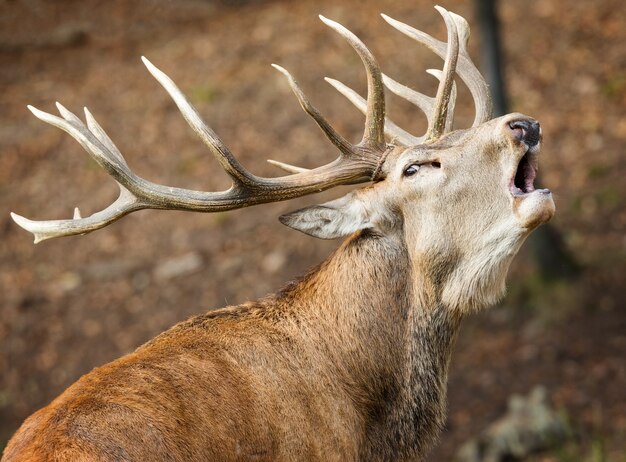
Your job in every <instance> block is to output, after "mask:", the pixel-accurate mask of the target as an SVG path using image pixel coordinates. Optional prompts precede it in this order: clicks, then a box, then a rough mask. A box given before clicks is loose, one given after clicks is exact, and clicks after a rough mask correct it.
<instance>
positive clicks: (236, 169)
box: [141, 56, 255, 187]
mask: <svg viewBox="0 0 626 462" xmlns="http://www.w3.org/2000/svg"><path fill="white" fill-rule="evenodd" d="M141 60H142V61H143V63H144V64H145V66H146V68H147V69H148V71H149V72H150V74H152V76H153V77H154V78H155V79H156V80H157V81H158V82H159V83H160V84H161V86H162V87H163V88H164V89H165V91H167V92H168V93H169V95H170V96H171V97H172V99H173V100H174V103H176V106H178V109H179V110H180V113H181V114H182V115H183V117H184V119H185V121H186V122H187V123H188V124H189V126H190V127H191V128H192V129H193V131H194V132H196V134H197V135H198V137H199V138H200V139H201V140H202V141H203V142H204V144H205V145H206V146H207V147H208V148H209V150H210V151H211V152H212V153H213V155H214V156H215V158H216V159H217V161H218V162H219V163H220V165H221V166H222V168H223V169H224V171H225V172H226V173H228V175H229V176H230V177H231V178H232V179H233V181H235V183H238V184H240V185H245V186H247V187H254V184H255V180H254V176H253V175H252V174H250V173H249V172H248V171H247V170H246V169H245V168H244V167H243V166H242V165H241V164H240V163H239V162H238V161H237V159H236V158H235V156H234V155H233V154H232V153H231V152H230V150H229V149H228V147H226V145H225V144H224V142H223V141H222V140H221V139H220V137H219V136H217V134H216V133H215V132H214V131H213V130H211V129H210V128H209V127H208V126H207V125H206V124H205V123H204V121H203V120H202V118H201V117H200V114H198V111H196V109H195V108H194V107H193V106H192V105H191V103H189V101H188V100H187V98H186V97H185V95H183V93H182V92H181V91H180V90H179V88H178V87H177V86H176V84H175V83H174V81H173V80H172V79H170V78H169V77H168V76H167V75H166V74H165V73H164V72H163V71H161V70H160V69H158V68H157V67H156V66H155V65H154V64H152V63H151V62H150V61H149V60H148V59H147V58H146V57H145V56H142V57H141Z"/></svg>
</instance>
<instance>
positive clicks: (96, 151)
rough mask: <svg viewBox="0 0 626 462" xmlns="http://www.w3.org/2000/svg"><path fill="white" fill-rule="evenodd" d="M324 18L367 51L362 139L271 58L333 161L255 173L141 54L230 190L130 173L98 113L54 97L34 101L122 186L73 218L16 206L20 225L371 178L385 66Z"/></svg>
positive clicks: (42, 231)
mask: <svg viewBox="0 0 626 462" xmlns="http://www.w3.org/2000/svg"><path fill="white" fill-rule="evenodd" d="M320 18H321V19H322V21H323V22H324V23H325V24H327V25H328V26H329V27H331V28H332V29H334V30H335V31H336V32H338V33H339V34H340V35H341V36H342V37H344V38H345V39H346V40H347V41H348V43H349V44H350V45H351V46H352V47H353V48H354V49H355V50H356V52H357V54H358V55H359V56H360V58H361V59H362V61H363V63H364V65H365V68H366V71H367V81H368V100H367V116H366V122H365V130H364V134H363V139H362V140H361V142H359V143H358V144H356V145H352V144H350V143H349V142H347V141H346V140H345V139H344V138H343V137H341V135H339V134H338V133H337V132H336V131H335V130H334V129H333V128H332V127H331V126H330V124H329V123H328V122H327V121H326V120H325V119H324V118H323V117H322V115H321V114H320V113H319V112H318V111H317V109H315V108H314V107H313V106H312V105H311V104H310V102H309V101H308V99H307V98H306V96H305V95H304V93H303V92H302V90H300V87H299V86H298V84H297V82H296V81H295V79H293V77H291V75H290V74H289V73H288V72H287V71H285V70H284V69H283V68H281V67H280V66H274V67H276V68H277V69H278V70H279V71H281V72H282V73H283V74H284V75H285V76H287V78H288V79H289V83H290V85H291V88H292V89H293V91H294V93H295V94H296V97H297V98H298V100H299V101H300V104H301V105H302V107H303V108H304V109H305V111H306V112H307V113H308V114H309V115H311V117H313V119H314V120H315V121H316V122H317V124H318V125H319V126H320V128H321V129H322V130H323V131H324V133H325V134H326V136H327V137H328V138H329V139H330V140H331V142H332V143H333V144H334V145H335V146H337V148H338V149H339V151H340V155H339V157H338V158H337V159H335V160H334V161H333V162H330V163H328V164H326V165H323V166H321V167H317V168H314V169H311V170H307V169H302V168H299V167H293V166H289V165H288V164H284V163H280V162H273V163H274V164H276V165H278V166H280V167H282V168H283V169H286V170H288V171H289V172H290V173H292V174H291V175H288V176H284V177H278V178H264V177H258V176H255V175H253V174H252V173H250V172H249V171H248V170H246V169H245V168H244V167H243V166H242V165H241V164H240V163H239V161H237V159H236V158H235V156H234V155H233V154H232V153H231V152H230V150H229V149H228V148H227V147H226V145H225V144H224V142H223V141H222V140H221V139H220V138H219V137H218V136H217V134H215V132H213V130H211V129H210V128H209V127H208V126H207V125H206V124H205V123H204V121H203V120H202V119H201V117H200V115H199V114H198V112H197V111H196V109H195V108H194V107H193V106H192V105H191V103H190V102H189V101H188V100H187V98H186V97H185V96H184V95H183V93H182V92H181V91H180V90H179V89H178V87H177V86H176V84H175V83H174V82H173V81H172V80H171V79H170V78H169V77H168V76H167V75H166V74H165V73H163V72H162V71H161V70H159V69H158V68H157V67H156V66H154V65H153V64H152V63H151V62H150V61H148V60H147V59H146V58H144V57H142V60H143V62H144V64H145V65H146V67H147V68H148V71H149V72H150V73H151V74H152V75H153V76H154V78H155V79H156V80H157V81H158V82H159V83H160V84H161V85H162V86H163V88H165V90H166V91H167V92H168V93H169V95H170V96H171V97H172V99H173V100H174V102H175V103H176V105H177V106H178V109H179V110H180V112H181V114H182V115H183V117H184V119H185V120H186V121H187V123H188V124H189V126H190V127H191V128H192V129H193V130H194V132H195V133H196V134H197V135H198V136H199V137H200V139H201V140H202V141H203V142H204V144H205V145H206V146H207V147H208V148H209V150H210V151H211V152H212V154H213V155H214V156H215V158H216V159H217V161H218V162H219V163H220V165H221V166H222V168H223V169H224V171H225V172H226V173H227V174H228V175H229V176H230V177H231V179H232V181H233V185H232V187H231V188H229V189H228V190H225V191H218V192H205V191H194V190H190V189H182V188H174V187H169V186H163V185H159V184H156V183H152V182H150V181H148V180H145V179H143V178H141V177H139V176H137V175H136V174H135V173H133V172H132V171H131V170H130V168H129V167H128V164H127V163H126V161H125V160H124V157H123V156H122V154H121V152H120V151H119V149H118V148H117V147H116V146H115V144H114V143H113V141H112V140H111V139H110V138H109V137H108V135H107V134H106V133H105V132H104V130H103V129H102V128H101V127H100V125H99V124H98V123H97V122H96V120H95V118H94V117H93V116H92V115H91V113H90V112H89V111H88V110H87V109H86V108H85V119H86V123H87V125H85V123H83V122H82V121H81V120H80V119H79V118H78V117H77V116H76V115H74V114H73V113H71V112H70V111H68V110H67V109H65V108H64V107H63V106H62V105H61V104H59V103H57V108H58V110H59V113H60V115H61V117H58V116H55V115H52V114H48V113H46V112H43V111H40V110H39V109H36V108H34V107H32V106H29V109H30V110H31V112H32V113H33V114H34V115H35V116H36V117H37V118H39V119H40V120H42V121H44V122H46V123H49V124H51V125H54V126H55V127H58V128H60V129H61V130H64V131H65V132H67V133H68V134H69V135H71V136H72V137H73V138H74V139H76V140H77V141H78V142H79V144H80V145H81V146H82V147H83V148H84V149H85V150H86V151H87V153H88V154H89V155H90V156H91V157H92V158H93V159H94V160H95V161H96V162H97V163H98V165H100V166H101V167H102V168H103V169H104V170H106V172H107V173H108V174H109V175H111V176H112V177H113V178H114V179H115V181H116V182H117V184H118V185H119V188H120V194H119V197H118V198H117V200H116V201H115V202H113V204H111V205H110V206H108V207H107V208H105V209H104V210H102V211H100V212H97V213H95V214H93V215H91V216H89V217H86V218H82V217H81V214H80V211H79V210H78V209H76V210H75V213H74V218H73V219H69V220H47V221H34V220H29V219H27V218H24V217H22V216H20V215H17V214H15V213H11V216H12V217H13V219H14V220H15V222H16V223H17V224H18V225H20V226H21V227H22V228H24V229H26V230H27V231H30V232H31V233H33V235H34V236H35V242H36V243H37V242H41V241H43V240H45V239H50V238H54V237H61V236H70V235H75V234H84V233H88V232H91V231H94V230H96V229H100V228H102V227H104V226H107V225H108V224H110V223H112V222H114V221H116V220H118V219H119V218H121V217H123V216H124V215H127V214H129V213H131V212H134V211H137V210H141V209H146V208H151V209H170V210H192V211H197V212H216V211H226V210H231V209H236V208H241V207H246V206H249V205H256V204H262V203H268V202H275V201H282V200H287V199H293V198H295V197H300V196H304V195H307V194H312V193H316V192H320V191H324V190H326V189H329V188H332V187H334V186H338V185H342V184H354V183H360V182H365V181H369V180H371V177H372V175H373V174H374V172H376V171H377V167H378V165H379V163H380V159H381V155H382V153H383V152H384V150H385V149H386V145H385V142H384V137H383V124H384V114H385V100H384V93H383V84H382V77H381V75H382V74H381V71H380V68H379V66H378V64H377V62H376V60H375V59H374V57H373V55H372V53H371V52H370V51H369V50H368V49H367V48H366V47H365V45H364V44H363V43H362V42H361V41H360V40H359V39H358V38H357V37H356V36H355V35H354V34H352V32H350V31H348V30H347V29H346V28H344V27H343V26H341V25H340V24H338V23H336V22H334V21H331V20H329V19H326V18H324V17H322V16H320Z"/></svg>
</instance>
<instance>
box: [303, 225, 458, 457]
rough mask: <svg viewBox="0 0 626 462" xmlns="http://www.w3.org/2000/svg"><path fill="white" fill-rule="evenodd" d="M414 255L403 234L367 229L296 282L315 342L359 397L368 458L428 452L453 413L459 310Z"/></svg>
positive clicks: (348, 388)
mask: <svg viewBox="0 0 626 462" xmlns="http://www.w3.org/2000/svg"><path fill="white" fill-rule="evenodd" d="M411 261H412V260H411V255H410V252H409V250H408V249H407V246H406V244H405V242H404V240H403V239H400V238H397V239H396V238H393V237H389V236H385V237H378V236H375V235H368V234H367V233H362V234H360V235H357V236H355V237H353V238H352V239H349V240H348V241H347V242H346V243H344V244H343V245H342V246H341V247H340V248H339V249H338V251H337V252H336V253H335V254H334V255H333V256H332V257H331V258H330V259H328V260H327V261H326V262H325V263H324V264H323V265H322V266H321V267H320V268H319V269H318V270H316V271H315V272H314V273H312V275H310V276H309V277H307V278H305V280H303V281H302V282H301V283H300V284H301V285H300V289H301V290H299V291H297V292H299V293H305V294H306V296H304V297H303V298H302V300H301V302H302V303H303V304H304V305H305V306H302V305H300V308H301V309H303V311H304V312H306V313H307V314H306V319H308V320H310V328H307V331H309V332H310V336H311V338H312V340H313V342H314V343H315V344H316V346H317V347H318V348H320V349H321V350H323V354H324V355H325V356H327V357H329V358H330V360H331V362H332V364H333V365H334V372H333V373H334V374H337V375H338V376H339V377H341V380H342V382H343V385H344V387H345V388H346V389H347V392H348V393H349V394H350V395H351V396H353V397H358V398H354V399H355V400H356V401H357V405H359V407H360V409H362V414H363V418H364V424H365V427H366V428H367V429H368V430H367V433H368V436H366V440H368V442H369V444H367V445H366V447H367V450H366V454H364V456H368V457H367V458H374V457H382V456H383V455H384V456H385V457H387V456H392V457H394V458H397V459H400V458H403V457H404V456H407V455H411V456H414V455H416V454H419V453H421V452H422V451H423V449H424V447H425V446H426V445H428V444H429V442H430V441H432V440H433V439H434V437H435V436H436V434H437V433H438V431H439V429H440V428H441V426H442V424H443V421H444V416H445V395H446V380H447V370H448V364H449V360H450V356H451V353H452V350H453V346H454V340H455V338H456V334H457V331H458V328H459V324H460V316H459V315H458V314H457V313H458V312H457V311H450V310H448V309H447V308H446V307H445V306H444V305H443V304H442V303H441V295H440V294H441V290H440V289H439V288H438V287H437V282H438V281H437V278H436V275H435V276H433V274H431V273H429V272H425V271H424V269H423V268H422V267H421V266H420V265H415V264H412V263H411ZM296 304H297V305H298V303H296ZM399 439H401V440H402V441H399ZM392 452H393V453H392Z"/></svg>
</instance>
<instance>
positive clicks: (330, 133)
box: [272, 64, 354, 165]
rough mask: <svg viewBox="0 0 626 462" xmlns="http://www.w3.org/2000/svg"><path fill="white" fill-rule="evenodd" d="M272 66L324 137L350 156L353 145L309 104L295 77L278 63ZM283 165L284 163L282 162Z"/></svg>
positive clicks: (343, 153) (352, 152)
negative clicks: (285, 80) (286, 82)
mask: <svg viewBox="0 0 626 462" xmlns="http://www.w3.org/2000/svg"><path fill="white" fill-rule="evenodd" d="M272 67H273V68H274V69H276V70H277V71H279V72H280V73H281V74H283V75H284V76H285V77H286V78H287V81H288V82H289V86H290V87H291V90H292V91H293V93H294V94H295V95H296V98H298V102H299V103H300V106H301V107H302V109H304V111H305V112H306V113H307V114H309V115H310V116H311V117H312V118H313V119H314V120H315V122H316V123H317V125H318V126H319V127H320V128H321V129H322V131H323V132H324V134H325V135H326V137H327V138H328V139H329V140H330V141H331V143H333V144H334V145H335V146H336V147H337V148H338V149H339V151H340V152H341V154H342V155H344V156H347V157H350V156H352V155H353V154H354V146H353V145H352V144H351V143H349V142H348V141H346V140H345V138H343V137H342V136H341V135H340V134H339V133H337V131H336V130H335V129H334V128H333V127H332V126H331V125H330V124H329V123H328V121H327V120H326V119H325V118H324V116H322V114H320V112H319V111H318V110H317V109H316V108H315V106H313V105H312V104H311V102H310V101H309V99H308V98H307V97H306V95H305V94H304V92H303V91H302V88H300V85H298V82H297V80H296V79H294V78H293V76H292V75H291V74H290V73H289V72H288V71H287V70H286V69H285V68H283V67H281V66H279V65H278V64H272ZM283 165H284V164H283Z"/></svg>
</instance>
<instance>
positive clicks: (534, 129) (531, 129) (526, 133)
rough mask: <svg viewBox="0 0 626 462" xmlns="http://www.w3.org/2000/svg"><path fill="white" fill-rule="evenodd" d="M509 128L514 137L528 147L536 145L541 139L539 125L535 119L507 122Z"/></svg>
mask: <svg viewBox="0 0 626 462" xmlns="http://www.w3.org/2000/svg"><path fill="white" fill-rule="evenodd" d="M509 128H510V129H511V131H512V132H513V134H514V136H515V138H517V139H518V140H519V141H523V142H524V143H525V144H526V145H527V146H528V147H529V148H532V147H533V146H537V144H539V141H540V140H541V126H540V125H539V122H537V121H534V120H533V121H531V120H514V121H513V122H510V123H509Z"/></svg>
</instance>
